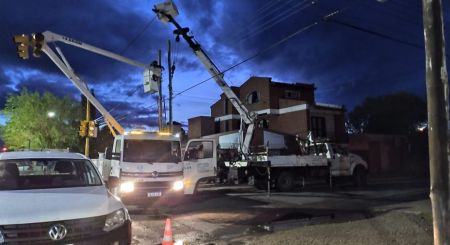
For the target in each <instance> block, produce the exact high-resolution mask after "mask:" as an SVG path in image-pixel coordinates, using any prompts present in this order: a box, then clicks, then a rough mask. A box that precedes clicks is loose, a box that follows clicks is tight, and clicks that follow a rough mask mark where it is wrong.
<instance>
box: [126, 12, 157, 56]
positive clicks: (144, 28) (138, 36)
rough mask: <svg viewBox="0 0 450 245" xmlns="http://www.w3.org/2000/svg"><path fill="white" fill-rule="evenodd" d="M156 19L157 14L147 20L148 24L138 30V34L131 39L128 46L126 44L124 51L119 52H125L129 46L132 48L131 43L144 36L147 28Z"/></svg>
mask: <svg viewBox="0 0 450 245" xmlns="http://www.w3.org/2000/svg"><path fill="white" fill-rule="evenodd" d="M155 19H156V15H155V16H153V18H152V19H151V20H149V21H148V22H147V24H146V25H145V26H144V27H143V28H142V30H141V31H140V32H138V34H137V35H135V36H134V38H133V39H131V40H130V42H128V44H127V46H125V48H124V49H122V51H120V52H119V53H120V54H124V53H125V52H126V51H127V50H128V48H130V47H131V45H133V44H134V42H136V41H137V40H138V39H139V38H140V37H141V36H142V34H143V33H144V32H145V31H146V30H147V28H149V27H150V25H151V24H152V23H153V21H155Z"/></svg>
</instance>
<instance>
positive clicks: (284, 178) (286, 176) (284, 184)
mask: <svg viewBox="0 0 450 245" xmlns="http://www.w3.org/2000/svg"><path fill="white" fill-rule="evenodd" d="M294 182H295V181H294V175H292V173H290V172H287V171H284V172H281V173H280V174H279V175H278V177H277V188H278V190H279V191H282V192H288V191H291V190H292V189H294Z"/></svg>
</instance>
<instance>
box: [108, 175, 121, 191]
mask: <svg viewBox="0 0 450 245" xmlns="http://www.w3.org/2000/svg"><path fill="white" fill-rule="evenodd" d="M118 186H119V177H117V176H109V177H108V182H106V187H107V188H108V189H112V188H116V187H118Z"/></svg>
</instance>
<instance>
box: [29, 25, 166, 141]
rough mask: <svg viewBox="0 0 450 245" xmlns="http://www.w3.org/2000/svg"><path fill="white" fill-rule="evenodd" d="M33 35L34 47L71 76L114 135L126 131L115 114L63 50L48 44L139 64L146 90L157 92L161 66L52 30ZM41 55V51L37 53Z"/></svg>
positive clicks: (65, 73) (68, 76) (135, 64)
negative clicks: (69, 47)
mask: <svg viewBox="0 0 450 245" xmlns="http://www.w3.org/2000/svg"><path fill="white" fill-rule="evenodd" d="M34 35H35V36H34V37H33V39H34V41H35V42H36V43H35V44H34V48H35V49H36V50H37V51H38V52H40V51H42V52H44V53H45V54H47V56H48V57H49V58H50V59H51V60H52V61H53V62H54V63H55V64H56V66H58V68H59V69H60V70H61V71H62V72H63V73H64V75H66V77H67V78H69V79H70V80H71V81H72V83H73V84H74V85H75V86H76V87H77V88H78V90H80V92H81V93H82V94H83V95H84V96H86V98H87V100H88V101H89V102H91V103H92V104H93V105H94V106H95V108H96V109H97V110H98V111H99V112H100V113H101V114H102V116H103V117H104V118H105V121H106V123H107V125H108V127H109V128H110V130H111V132H112V133H113V135H115V134H116V131H117V132H118V133H119V134H123V133H124V129H123V127H122V126H121V125H120V124H119V123H118V122H117V121H116V120H115V119H114V117H113V116H111V114H110V113H109V112H108V111H107V110H106V109H105V108H104V107H103V105H102V104H101V103H100V102H99V101H98V100H97V99H96V98H95V97H94V96H93V95H92V94H91V92H90V91H89V89H88V88H87V86H86V84H85V83H84V82H83V81H82V80H81V79H80V78H79V77H78V76H77V75H76V74H75V73H74V72H73V70H72V67H71V66H70V64H69V63H68V62H67V60H66V58H65V57H64V55H63V54H62V51H61V50H60V49H59V48H58V47H56V50H57V52H58V53H59V56H58V55H57V54H55V52H54V51H53V50H52V49H51V48H50V47H49V46H48V45H47V44H48V43H51V42H62V43H65V44H68V45H72V46H75V47H78V48H81V49H84V50H87V51H90V52H93V53H96V54H99V55H102V56H106V57H109V58H111V59H114V60H118V61H120V62H124V63H127V64H129V65H132V66H137V67H140V68H143V69H144V70H145V71H144V90H147V91H149V92H155V91H157V90H155V88H156V89H157V87H158V85H157V84H156V82H155V81H153V75H156V76H160V75H161V74H160V73H161V71H160V70H158V69H160V67H153V66H152V65H146V64H144V63H141V62H138V61H135V60H132V59H129V58H127V57H124V56H121V55H118V54H115V53H112V52H110V51H108V50H104V49H101V48H97V47H95V46H92V45H89V44H87V43H83V42H81V41H78V40H76V39H73V38H70V37H66V36H63V35H59V34H56V33H53V32H51V31H45V32H43V33H39V34H34ZM38 45H39V47H38ZM35 55H39V53H37V54H35Z"/></svg>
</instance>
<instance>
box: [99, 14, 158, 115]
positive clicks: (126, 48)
mask: <svg viewBox="0 0 450 245" xmlns="http://www.w3.org/2000/svg"><path fill="white" fill-rule="evenodd" d="M155 19H156V15H155V16H154V17H153V18H152V19H151V20H149V21H148V22H147V24H145V26H144V27H143V28H142V29H141V31H140V32H138V33H137V34H136V35H135V36H134V38H133V39H131V40H130V41H129V42H128V44H127V46H125V48H123V49H122V51H120V52H119V53H120V54H124V53H125V52H126V51H127V50H128V48H130V47H131V45H133V44H134V42H136V41H137V40H138V39H139V38H140V37H141V36H142V34H143V33H144V32H145V31H146V30H147V29H148V28H149V27H150V25H151V24H152V23H153V21H155ZM140 86H141V85H137V86H136V89H135V90H134V91H133V92H131V93H130V94H128V95H127V97H126V99H128V98H130V97H131V96H133V95H134V94H135V93H136V92H137V91H138V90H139V88H140ZM118 107H119V105H116V106H115V107H113V108H112V109H111V110H109V111H108V112H109V113H111V112H112V111H114V110H115V109H117V108H118ZM102 117H103V116H101V117H99V118H97V119H95V120H99V119H100V118H102Z"/></svg>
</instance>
